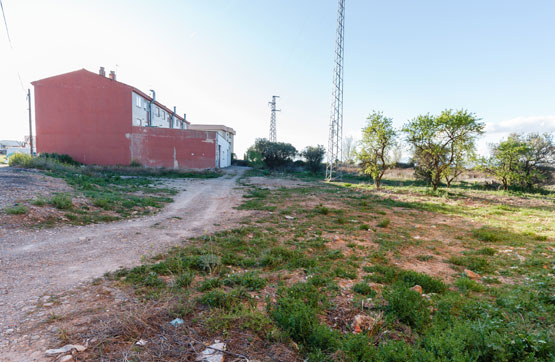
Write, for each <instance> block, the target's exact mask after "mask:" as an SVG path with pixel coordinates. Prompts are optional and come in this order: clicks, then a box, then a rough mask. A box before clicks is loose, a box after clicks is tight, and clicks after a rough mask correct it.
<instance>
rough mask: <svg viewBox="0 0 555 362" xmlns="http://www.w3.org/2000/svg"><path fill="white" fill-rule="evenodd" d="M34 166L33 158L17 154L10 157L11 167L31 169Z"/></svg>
mask: <svg viewBox="0 0 555 362" xmlns="http://www.w3.org/2000/svg"><path fill="white" fill-rule="evenodd" d="M32 164H33V157H32V156H31V155H27V154H25V153H16V154H13V155H11V156H10V158H9V165H10V166H11V167H17V166H19V167H31V166H32Z"/></svg>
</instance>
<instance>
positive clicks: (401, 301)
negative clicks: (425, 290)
mask: <svg viewBox="0 0 555 362" xmlns="http://www.w3.org/2000/svg"><path fill="white" fill-rule="evenodd" d="M384 299H385V300H386V301H387V302H388V305H387V307H386V308H385V309H386V313H387V316H388V317H389V318H392V319H396V320H399V321H400V322H402V323H405V324H407V325H409V326H411V327H414V328H416V329H422V328H423V327H424V326H425V325H426V324H427V323H428V322H429V321H430V314H429V311H428V308H427V307H428V305H427V302H426V301H425V299H424V298H422V296H421V295H420V294H419V293H418V292H415V291H413V290H410V289H409V288H407V286H406V285H404V284H401V283H397V284H395V285H393V287H392V288H388V289H386V290H384Z"/></svg>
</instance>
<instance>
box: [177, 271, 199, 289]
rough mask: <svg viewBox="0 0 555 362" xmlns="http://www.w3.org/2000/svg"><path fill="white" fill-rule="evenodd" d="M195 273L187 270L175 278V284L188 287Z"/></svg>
mask: <svg viewBox="0 0 555 362" xmlns="http://www.w3.org/2000/svg"><path fill="white" fill-rule="evenodd" d="M194 277H195V275H194V274H193V273H191V272H185V273H181V274H179V275H178V276H177V277H176V278H175V286H176V287H178V288H187V287H188V286H190V285H191V283H192V282H193V279H194Z"/></svg>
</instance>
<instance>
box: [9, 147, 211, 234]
mask: <svg viewBox="0 0 555 362" xmlns="http://www.w3.org/2000/svg"><path fill="white" fill-rule="evenodd" d="M26 167H28V168H36V169H40V170H42V171H43V172H44V173H45V174H46V175H48V176H52V177H56V178H60V179H63V180H64V181H65V182H66V183H67V184H68V185H69V186H71V187H72V189H73V190H74V191H73V192H67V193H58V194H55V195H53V196H52V197H50V198H44V197H42V196H37V197H36V198H34V199H32V200H27V202H26V203H23V205H21V208H22V209H21V210H25V211H24V212H18V213H14V211H13V210H4V212H5V213H7V214H12V215H14V214H27V213H28V212H29V213H31V215H30V216H31V219H33V218H32V208H31V207H30V206H35V207H41V208H50V209H51V210H52V212H51V213H50V214H51V215H49V216H47V217H46V218H44V217H43V218H42V219H40V220H37V221H36V222H33V226H37V227H44V226H47V227H48V226H54V225H56V224H58V223H60V222H66V223H71V224H77V225H85V224H90V223H97V222H107V221H114V220H118V219H122V218H129V217H134V216H141V215H145V214H149V213H152V212H154V211H156V210H157V209H160V208H161V207H162V206H163V205H165V204H166V203H168V202H171V201H172V195H175V194H176V193H177V191H176V190H175V189H173V188H169V187H164V186H163V185H162V183H163V181H164V180H167V179H173V178H212V177H219V176H220V174H219V173H216V172H211V171H206V172H187V171H181V170H170V169H153V168H145V167H130V166H114V167H100V166H81V165H71V164H66V163H61V162H58V161H56V160H51V159H45V158H40V157H39V158H34V159H31V158H29V164H28V165H27V166H26ZM21 210H20V211H21ZM41 214H42V213H41ZM31 221H33V220H31Z"/></svg>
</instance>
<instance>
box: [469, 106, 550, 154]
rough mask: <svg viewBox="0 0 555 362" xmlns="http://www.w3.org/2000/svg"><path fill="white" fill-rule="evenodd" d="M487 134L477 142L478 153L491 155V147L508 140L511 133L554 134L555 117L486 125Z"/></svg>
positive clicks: (528, 117)
mask: <svg viewBox="0 0 555 362" xmlns="http://www.w3.org/2000/svg"><path fill="white" fill-rule="evenodd" d="M485 130H486V133H485V134H484V136H482V138H480V140H479V141H478V142H477V148H478V153H480V154H482V155H486V154H488V153H489V150H490V147H489V145H490V144H492V143H497V142H499V141H500V140H502V139H504V138H507V136H508V135H509V134H511V133H518V134H524V133H530V132H538V133H554V132H555V115H553V116H523V117H516V118H511V119H507V120H504V121H500V122H495V123H493V122H492V123H487V124H486V129H485Z"/></svg>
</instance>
